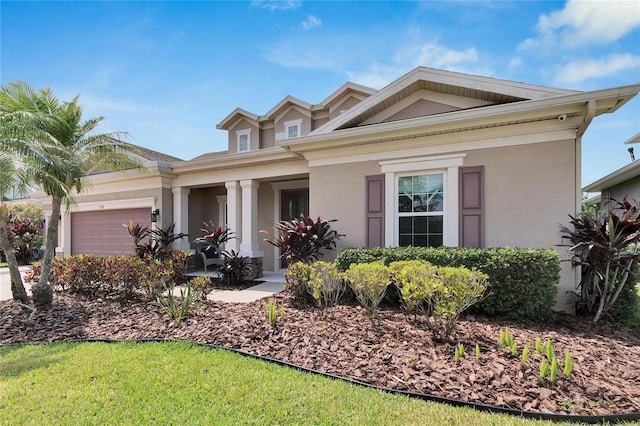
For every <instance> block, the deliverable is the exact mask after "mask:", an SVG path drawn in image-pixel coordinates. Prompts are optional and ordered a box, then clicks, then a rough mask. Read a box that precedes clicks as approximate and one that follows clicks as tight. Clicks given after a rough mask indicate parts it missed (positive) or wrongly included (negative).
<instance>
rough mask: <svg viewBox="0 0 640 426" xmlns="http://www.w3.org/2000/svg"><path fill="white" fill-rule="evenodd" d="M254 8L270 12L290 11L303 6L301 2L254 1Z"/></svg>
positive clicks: (252, 3) (286, 0) (295, 0)
mask: <svg viewBox="0 0 640 426" xmlns="http://www.w3.org/2000/svg"><path fill="white" fill-rule="evenodd" d="M251 5H252V6H255V7H261V8H263V9H268V10H272V11H273V10H290V9H297V8H299V7H300V6H301V5H302V1H301V0H253V1H252V2H251Z"/></svg>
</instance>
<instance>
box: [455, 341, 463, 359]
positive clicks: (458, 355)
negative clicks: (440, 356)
mask: <svg viewBox="0 0 640 426" xmlns="http://www.w3.org/2000/svg"><path fill="white" fill-rule="evenodd" d="M463 357H464V345H463V344H462V343H458V344H457V345H456V349H455V351H454V354H453V359H454V360H455V362H458V361H459V360H460V358H463Z"/></svg>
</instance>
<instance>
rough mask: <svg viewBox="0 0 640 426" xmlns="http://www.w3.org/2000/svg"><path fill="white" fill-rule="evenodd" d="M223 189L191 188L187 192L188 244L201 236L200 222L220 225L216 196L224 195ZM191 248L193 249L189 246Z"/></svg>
mask: <svg viewBox="0 0 640 426" xmlns="http://www.w3.org/2000/svg"><path fill="white" fill-rule="evenodd" d="M226 194H227V193H226V190H225V188H224V187H211V188H193V189H191V191H190V192H189V231H188V232H189V242H192V241H193V240H194V239H196V238H198V237H200V236H202V235H203V232H202V231H201V230H200V228H202V227H203V225H202V222H207V223H209V221H210V220H212V221H213V223H214V224H215V225H216V226H218V225H221V224H222V223H221V221H220V217H219V216H220V215H219V206H218V200H217V198H216V197H217V196H219V195H226ZM191 247H194V245H193V244H191Z"/></svg>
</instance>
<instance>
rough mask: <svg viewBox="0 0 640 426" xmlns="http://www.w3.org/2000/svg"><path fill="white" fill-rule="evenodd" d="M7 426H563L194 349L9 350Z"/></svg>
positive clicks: (2, 371) (4, 379) (2, 403)
mask: <svg viewBox="0 0 640 426" xmlns="http://www.w3.org/2000/svg"><path fill="white" fill-rule="evenodd" d="M0 424H3V425H23V424H38V425H49V424H51V425H71V424H96V425H106V424H136V425H137V424H195V425H198V424H202V425H205V424H221V425H222V424H224V425H233V424H242V425H247V424H256V425H268V424H322V425H429V424H434V425H470V424H475V425H523V424H550V425H551V424H555V423H551V422H541V421H533V420H523V419H519V418H516V417H511V416H506V415H493V414H488V413H483V412H478V411H474V410H471V409H467V408H453V407H450V406H447V405H444V404H437V403H428V402H424V401H421V400H417V399H409V398H406V397H402V396H398V395H391V394H387V393H384V392H381V391H377V390H373V389H366V388H362V387H359V386H353V385H350V384H348V383H345V382H342V381H336V380H331V379H327V378H323V377H320V376H317V375H312V374H305V373H301V372H298V371H295V370H293V369H289V368H285V367H280V366H277V365H274V364H271V363H266V362H262V361H258V360H254V359H250V358H246V357H243V356H240V355H237V354H234V353H231V352H227V351H221V350H210V349H208V348H204V347H199V346H193V345H190V344H187V343H143V344H136V343H118V344H105V343H83V344H62V343H59V344H52V345H42V346H15V347H0Z"/></svg>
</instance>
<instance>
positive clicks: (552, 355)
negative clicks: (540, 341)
mask: <svg viewBox="0 0 640 426" xmlns="http://www.w3.org/2000/svg"><path fill="white" fill-rule="evenodd" d="M545 352H546V355H547V359H548V360H549V362H551V361H553V359H554V358H555V357H556V354H555V352H554V351H553V345H552V344H551V340H547V344H546V346H545Z"/></svg>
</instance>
